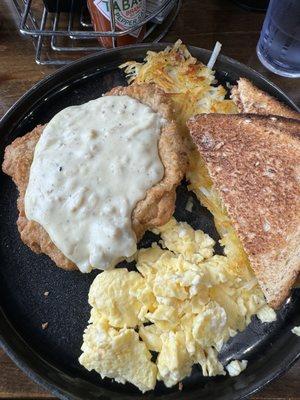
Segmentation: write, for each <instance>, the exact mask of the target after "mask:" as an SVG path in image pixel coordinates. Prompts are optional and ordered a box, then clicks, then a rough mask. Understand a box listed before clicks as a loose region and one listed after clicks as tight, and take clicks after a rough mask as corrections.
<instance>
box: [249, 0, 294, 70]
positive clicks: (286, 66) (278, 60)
mask: <svg viewBox="0 0 300 400" xmlns="http://www.w3.org/2000/svg"><path fill="white" fill-rule="evenodd" d="M256 51H257V56H258V58H259V60H260V62H261V63H262V64H263V65H264V66H265V67H266V68H268V69H269V70H271V71H272V72H275V73H276V74H279V75H282V76H287V77H291V78H299V77H300V0H271V1H270V4H269V7H268V10H267V14H266V17H265V21H264V24H263V28H262V31H261V34H260V39H259V42H258V44H257V48H256Z"/></svg>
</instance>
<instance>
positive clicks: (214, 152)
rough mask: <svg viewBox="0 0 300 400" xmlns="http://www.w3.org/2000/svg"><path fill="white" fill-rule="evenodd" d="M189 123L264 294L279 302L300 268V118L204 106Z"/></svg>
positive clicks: (270, 300)
mask: <svg viewBox="0 0 300 400" xmlns="http://www.w3.org/2000/svg"><path fill="white" fill-rule="evenodd" d="M188 128H189V130H190V134H191V136H192V139H193V141H194V143H195V144H196V146H197V148H198V150H199V152H200V154H201V156H202V157H203V159H204V161H205V163H206V166H207V169H208V172H209V174H210V178H211V180H212V182H213V186H214V189H215V190H216V191H217V193H218V195H219V197H220V199H221V202H222V204H223V205H224V206H225V208H226V210H227V213H228V215H229V218H230V219H231V222H232V224H233V226H234V228H235V230H236V232H237V234H238V236H239V238H240V240H241V242H242V245H243V247H244V250H245V251H246V253H247V255H248V258H249V261H250V264H251V267H252V268H253V270H254V272H255V274H256V276H257V279H258V282H259V284H260V286H261V288H262V290H263V292H264V294H265V297H266V299H267V302H268V303H269V305H270V306H271V307H273V308H278V307H279V306H280V305H281V304H282V303H283V301H284V300H285V299H286V298H287V296H288V294H289V292H290V290H291V288H292V286H293V284H294V282H295V281H296V278H297V275H298V273H299V270H300V121H297V120H293V119H286V118H282V117H275V116H271V117H270V116H262V115H255V114H244V115H242V114H240V115H224V114H202V115H198V116H196V117H193V118H191V119H190V120H189V121H188Z"/></svg>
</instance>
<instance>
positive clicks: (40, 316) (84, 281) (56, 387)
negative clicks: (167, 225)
mask: <svg viewBox="0 0 300 400" xmlns="http://www.w3.org/2000/svg"><path fill="white" fill-rule="evenodd" d="M164 47H165V44H157V45H153V46H151V49H152V50H161V49H163V48H164ZM149 48H150V47H149V45H139V46H134V47H127V48H122V49H118V50H112V51H108V52H106V53H105V54H103V53H101V54H98V55H93V56H90V57H87V58H84V59H82V60H79V61H77V62H75V63H73V64H72V65H70V66H67V67H66V68H63V69H61V70H59V71H57V72H56V73H55V74H54V75H52V76H50V77H48V78H46V79H44V80H43V81H41V82H40V83H38V84H37V85H36V86H34V87H33V88H32V89H31V90H30V91H29V92H28V93H26V94H25V95H24V96H23V97H22V98H21V99H20V100H19V101H18V102H17V103H16V104H15V105H14V106H13V107H12V109H11V110H10V111H9V112H8V113H7V114H6V115H5V116H4V118H3V119H2V121H1V135H0V150H1V160H2V158H3V151H4V148H5V146H6V145H7V144H9V143H11V142H12V140H13V139H15V138H16V137H17V136H21V135H24V134H25V133H26V132H28V131H30V130H31V129H33V128H34V127H35V126H36V125H37V124H43V123H45V122H47V121H49V120H50V118H51V117H52V116H53V115H54V114H56V113H57V112H58V111H59V110H61V109H62V108H64V107H67V106H70V105H74V104H81V103H84V102H86V101H88V100H91V99H94V98H97V97H99V96H100V95H101V94H102V93H104V92H106V91H107V90H109V89H111V88H112V87H113V86H116V85H125V84H126V81H125V78H124V75H123V73H122V72H121V71H120V70H119V69H118V68H117V67H118V65H119V64H121V63H122V62H124V61H127V60H130V59H137V60H140V59H142V58H143V57H144V55H145V53H146V51H147V50H148V49H149ZM191 51H192V53H193V55H194V56H196V57H197V58H198V59H199V60H201V61H203V62H204V63H206V62H207V61H208V59H209V56H210V54H211V52H210V51H207V50H203V49H197V48H191ZM216 70H217V78H218V79H219V81H220V82H221V83H223V84H224V83H225V82H226V81H228V82H230V83H234V82H235V81H236V79H238V78H239V77H241V76H245V77H247V78H249V79H250V80H252V81H253V82H254V83H255V84H256V85H257V86H259V87H260V88H262V89H263V90H265V91H267V92H269V93H270V94H271V95H273V96H275V97H277V98H278V99H279V100H281V101H283V102H285V103H286V104H288V105H290V106H291V107H294V108H296V106H295V105H294V104H293V103H292V101H291V100H289V99H288V97H287V96H285V95H284V94H283V93H282V92H281V91H280V90H279V89H278V88H276V87H275V86H274V85H273V84H272V83H270V82H268V81H267V80H266V79H265V78H263V77H262V76H261V75H259V74H258V73H256V72H255V71H253V70H251V69H250V68H248V67H246V66H245V65H242V64H240V63H238V62H236V61H234V60H232V59H229V58H227V57H224V56H220V57H219V58H218V61H217V64H216ZM0 179H1V181H0V187H1V191H0V256H1V257H0V279H1V280H0V302H1V310H0V340H1V343H2V346H3V348H4V349H5V351H6V352H7V353H8V354H9V355H10V356H11V357H12V359H13V360H14V361H15V362H16V364H17V365H18V366H19V367H20V368H22V369H23V370H24V371H25V372H26V373H27V374H28V375H29V376H30V377H31V378H32V379H34V380H35V381H37V382H38V383H40V384H41V385H42V386H44V387H45V388H46V389H48V390H50V391H52V392H53V393H54V394H55V395H56V396H58V397H60V398H62V399H81V398H84V399H91V400H94V399H101V400H107V399H123V400H125V399H140V398H142V397H143V398H147V399H154V398H160V399H187V398H188V399H189V400H192V399H198V398H205V399H207V400H208V399H230V400H233V399H241V398H244V397H245V396H247V395H249V394H250V393H253V392H255V391H256V390H258V389H259V388H261V387H262V386H264V385H265V384H266V383H268V382H270V381H271V380H272V379H274V378H275V377H277V376H278V375H279V374H281V373H282V372H284V371H286V370H287V368H288V367H289V366H290V365H291V364H292V363H293V362H294V361H295V360H296V359H297V358H298V357H299V353H300V340H299V338H298V337H297V336H295V335H293V334H292V333H291V329H292V327H293V326H295V325H300V314H299V306H300V290H294V292H293V295H292V296H291V298H290V299H288V301H287V302H286V304H285V305H284V306H283V307H282V309H281V310H280V311H279V312H278V319H277V321H276V322H275V323H272V324H261V323H259V322H258V321H257V319H256V318H254V319H253V321H252V323H251V324H250V325H249V326H248V328H247V329H246V330H245V331H244V332H243V333H241V334H238V335H237V336H235V337H234V338H233V339H232V340H231V341H230V342H229V343H227V344H226V345H225V346H224V349H223V350H222V352H221V355H220V359H221V361H222V362H224V363H227V362H228V361H230V360H231V359H235V358H240V359H247V360H249V364H248V367H247V369H246V371H244V372H243V373H242V374H241V375H240V376H238V377H235V378H230V377H228V376H226V377H216V378H204V377H203V376H202V374H201V370H200V368H199V367H194V369H193V374H192V376H191V377H189V378H187V379H185V380H184V382H183V386H184V389H183V391H182V392H179V391H178V387H175V388H172V389H167V388H165V387H164V386H163V385H162V384H161V383H159V384H158V385H157V387H156V389H155V391H153V392H150V393H147V394H146V395H144V396H142V395H141V393H140V392H139V391H138V390H137V389H136V388H135V387H133V386H132V385H130V384H127V385H125V386H124V385H121V384H117V383H115V382H113V381H112V380H110V379H104V380H101V379H100V378H99V376H98V375H96V374H95V373H89V372H87V371H85V370H84V369H83V368H82V367H81V366H80V365H79V363H78V361H77V359H78V356H79V355H80V346H81V340H82V332H83V330H84V328H85V326H86V325H87V320H88V318H89V306H88V303H87V294H88V289H89V286H90V284H91V282H92V281H93V279H94V277H95V276H96V274H97V272H93V273H91V274H88V275H84V274H80V273H77V272H65V271H63V270H61V269H58V268H56V267H55V266H54V264H53V262H51V261H50V260H49V258H48V257H46V256H43V255H36V254H34V253H32V252H31V250H29V249H28V248H27V247H26V246H25V245H23V244H22V242H21V240H20V238H19V234H18V231H17V227H16V224H15V222H16V218H17V210H16V198H17V191H16V188H15V186H14V184H13V183H12V181H11V179H10V178H8V177H7V176H5V175H3V174H1V176H0ZM186 199H187V190H186V187H185V185H184V184H183V185H181V186H180V188H179V189H178V201H177V208H176V217H177V219H179V220H186V221H188V222H190V223H191V224H192V225H193V226H194V227H195V228H202V229H204V230H206V231H207V232H208V233H210V234H211V235H212V236H213V237H215V238H217V233H216V231H215V229H214V226H213V223H212V218H211V215H210V214H209V213H208V211H206V210H205V209H204V208H203V207H201V206H200V204H199V203H198V202H197V201H196V200H195V207H194V211H193V212H192V213H189V212H187V211H186V210H185V209H184V203H185V202H186ZM152 239H153V237H152V236H151V235H147V237H146V238H145V239H144V240H143V244H144V245H147V244H149V243H150V242H151V240H152ZM217 250H220V249H217ZM45 291H49V296H48V297H45V296H44V295H43V293H44V292H45ZM46 321H47V322H48V323H49V326H48V328H47V329H45V330H42V329H41V324H42V323H43V322H46Z"/></svg>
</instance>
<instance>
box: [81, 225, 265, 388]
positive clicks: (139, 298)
mask: <svg viewBox="0 0 300 400" xmlns="http://www.w3.org/2000/svg"><path fill="white" fill-rule="evenodd" d="M155 233H158V234H160V236H161V240H160V246H159V245H158V244H153V245H152V247H150V248H147V249H141V250H139V251H138V253H137V254H136V262H137V264H136V268H137V271H138V272H136V271H131V272H129V271H128V270H127V269H125V268H119V269H115V270H111V271H104V272H103V273H101V274H99V275H98V276H97V277H96V278H95V280H94V282H93V284H92V286H91V288H90V293H89V303H90V304H91V306H92V311H91V318H90V321H89V322H90V324H89V326H88V327H87V329H86V331H85V333H84V342H83V345H82V351H83V354H82V355H81V357H80V359H79V361H80V363H81V364H82V365H83V366H85V367H86V368H87V369H88V370H91V369H94V370H96V371H97V372H98V373H99V374H100V375H101V376H102V377H105V376H108V377H111V378H114V379H115V380H116V381H118V382H122V383H124V382H125V381H129V382H131V383H133V384H134V385H136V386H137V387H138V388H139V389H140V390H141V391H143V392H145V391H147V390H151V389H153V388H154V386H155V383H156V379H158V380H161V381H163V382H164V384H165V385H166V386H167V387H171V386H173V385H175V384H176V383H178V382H180V381H181V380H182V379H183V378H185V377H186V376H188V375H190V373H191V369H192V366H193V364H200V366H201V367H202V371H203V375H205V376H214V375H225V373H226V372H225V370H224V367H223V365H222V364H221V363H220V362H219V361H218V352H219V351H220V350H221V348H222V345H223V344H224V343H225V342H226V341H227V340H228V339H229V338H230V337H232V336H234V335H235V334H236V333H237V332H238V331H241V330H243V329H244V328H245V327H246V325H247V324H248V323H249V322H250V319H251V316H252V315H253V314H255V313H258V312H260V311H261V310H264V313H268V311H269V312H271V311H270V310H271V309H269V307H268V306H267V305H266V303H265V300H264V296H263V294H262V292H261V290H260V288H259V287H258V285H257V282H256V279H255V277H254V275H253V274H252V272H251V270H249V271H248V273H247V274H245V276H243V275H240V274H237V272H236V269H235V268H232V264H231V261H230V259H229V258H228V257H227V256H226V255H225V256H221V255H215V254H214V250H213V247H214V244H215V243H214V241H213V239H211V238H210V237H209V236H208V235H207V234H205V233H204V232H202V231H199V230H197V231H195V230H194V229H193V228H192V227H191V226H189V225H188V224H187V223H185V222H177V221H176V220H175V219H174V218H173V219H171V221H169V222H168V223H167V224H166V225H164V226H163V227H161V228H160V229H156V230H155ZM244 267H245V268H247V265H245V266H244ZM249 276H250V279H249ZM151 352H155V353H158V356H157V359H156V361H155V362H154V361H152V354H151ZM227 367H228V368H227V370H228V371H229V373H230V374H231V375H232V374H237V372H236V371H242V370H243V369H244V368H245V367H246V363H245V362H244V361H243V362H242V363H238V362H235V363H233V364H232V363H231V364H229V366H227ZM234 371H235V372H234Z"/></svg>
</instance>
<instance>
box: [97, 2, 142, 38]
mask: <svg viewBox="0 0 300 400" xmlns="http://www.w3.org/2000/svg"><path fill="white" fill-rule="evenodd" d="M94 4H95V6H96V7H97V8H98V10H99V11H100V12H101V14H102V15H104V16H105V17H106V18H107V19H108V20H109V21H110V20H111V11H110V1H109V0H94ZM113 4H114V13H115V21H116V27H117V28H119V29H120V30H125V29H129V28H132V27H133V26H135V25H137V24H138V23H140V22H141V21H142V20H143V19H144V18H145V15H146V0H114V1H113ZM141 30H142V27H140V28H138V29H136V30H135V31H133V32H130V33H129V35H131V36H134V37H136V38H137V37H138V36H139V34H140V32H141Z"/></svg>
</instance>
